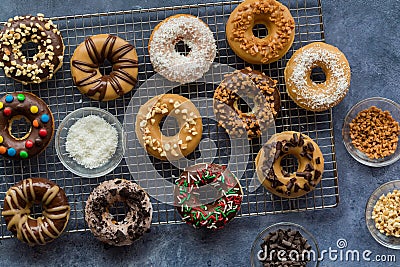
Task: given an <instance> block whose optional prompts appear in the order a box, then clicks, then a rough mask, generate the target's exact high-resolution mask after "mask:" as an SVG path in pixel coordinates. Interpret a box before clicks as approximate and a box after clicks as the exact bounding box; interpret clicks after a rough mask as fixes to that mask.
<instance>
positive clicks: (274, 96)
mask: <svg viewBox="0 0 400 267" xmlns="http://www.w3.org/2000/svg"><path fill="white" fill-rule="evenodd" d="M276 84H277V81H276V80H273V79H271V78H270V77H268V76H267V75H265V74H264V73H262V72H259V71H256V70H252V69H251V68H249V67H248V68H245V69H242V70H236V71H234V72H233V73H232V74H228V75H226V76H225V79H224V80H223V81H222V82H221V84H220V85H219V86H218V87H217V89H216V90H215V93H214V113H215V116H216V118H217V121H218V124H219V125H220V126H221V127H223V128H225V130H226V131H227V132H228V133H229V134H230V135H232V136H236V137H237V136H241V135H242V134H244V132H247V136H248V138H255V137H259V136H260V135H261V133H262V132H263V131H264V130H266V129H267V128H268V125H270V123H271V122H273V121H274V117H276V116H277V113H278V112H279V110H280V106H281V104H280V94H279V89H278V87H277V86H276ZM241 97H248V98H252V99H253V102H254V107H253V108H252V111H251V112H247V113H244V112H242V111H241V110H240V109H239V104H238V101H239V99H240V98H241Z"/></svg>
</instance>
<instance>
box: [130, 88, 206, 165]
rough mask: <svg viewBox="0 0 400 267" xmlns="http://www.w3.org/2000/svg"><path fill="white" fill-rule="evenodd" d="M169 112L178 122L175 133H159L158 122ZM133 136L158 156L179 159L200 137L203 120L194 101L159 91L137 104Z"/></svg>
mask: <svg viewBox="0 0 400 267" xmlns="http://www.w3.org/2000/svg"><path fill="white" fill-rule="evenodd" d="M167 116H172V117H173V118H175V119H176V120H177V122H178V125H179V128H180V130H179V132H178V133H177V134H176V135H174V136H165V135H163V134H162V133H161V130H160V122H161V120H162V119H163V118H164V117H167ZM135 131H136V136H137V137H138V139H139V142H140V144H141V145H142V146H143V147H144V148H145V149H146V150H147V152H148V153H149V154H150V155H152V156H154V157H156V158H158V159H161V160H178V159H180V158H182V157H185V156H187V155H189V154H190V153H192V152H193V151H194V150H195V149H196V147H197V146H198V144H199V143H200V140H201V135H202V133H203V124H202V122H201V116H200V113H199V111H198V110H197V108H196V107H195V105H194V104H193V103H192V102H191V101H190V100H189V99H187V98H185V97H183V96H180V95H176V94H164V95H158V96H155V97H153V98H152V99H150V100H149V101H147V102H146V103H145V104H144V105H143V106H141V107H140V109H139V112H138V115H137V117H136V124H135Z"/></svg>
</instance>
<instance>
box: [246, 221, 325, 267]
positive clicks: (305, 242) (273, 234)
mask: <svg viewBox="0 0 400 267" xmlns="http://www.w3.org/2000/svg"><path fill="white" fill-rule="evenodd" d="M319 258H320V251H319V247H318V243H317V241H316V239H315V238H314V236H313V235H312V234H311V233H310V232H308V231H307V230H306V229H304V227H302V226H300V225H298V224H295V223H291V222H280V223H276V224H273V225H271V226H268V227H267V228H265V229H264V230H263V231H261V233H259V234H258V236H257V237H256V239H255V240H254V242H253V246H252V247H251V252H250V262H251V266H252V267H259V266H260V267H261V266H281V265H279V263H282V266H304V267H316V266H319Z"/></svg>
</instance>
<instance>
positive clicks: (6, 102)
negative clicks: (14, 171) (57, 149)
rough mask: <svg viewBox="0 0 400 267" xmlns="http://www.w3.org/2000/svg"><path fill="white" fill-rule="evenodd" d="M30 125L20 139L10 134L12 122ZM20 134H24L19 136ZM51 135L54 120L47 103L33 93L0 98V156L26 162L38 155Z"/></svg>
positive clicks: (10, 94)
mask: <svg viewBox="0 0 400 267" xmlns="http://www.w3.org/2000/svg"><path fill="white" fill-rule="evenodd" d="M21 119H25V120H26V121H27V122H29V123H30V124H31V126H30V128H29V130H28V131H27V133H26V134H25V135H24V136H22V137H19V136H15V135H17V134H15V135H14V134H13V132H14V130H13V128H14V127H13V123H14V122H15V121H17V120H21ZM22 134H23V133H22ZM53 134H54V118H53V114H52V113H51V111H50V109H49V107H48V106H47V105H46V103H45V102H44V101H43V100H42V99H40V98H39V97H37V96H36V95H34V94H32V93H27V92H16V93H9V94H6V95H4V96H3V97H2V98H0V154H1V155H3V156H5V157H7V158H10V159H29V158H32V157H34V156H36V155H38V154H40V153H41V152H42V151H43V150H44V149H45V148H46V147H47V145H48V144H49V143H50V141H51V139H52V137H53Z"/></svg>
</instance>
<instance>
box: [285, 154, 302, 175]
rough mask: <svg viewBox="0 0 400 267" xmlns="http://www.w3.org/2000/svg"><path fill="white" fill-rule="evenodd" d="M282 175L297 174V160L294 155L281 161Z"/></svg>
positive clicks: (287, 156)
mask: <svg viewBox="0 0 400 267" xmlns="http://www.w3.org/2000/svg"><path fill="white" fill-rule="evenodd" d="M281 168H282V174H283V175H285V172H286V173H294V172H297V170H298V168H299V160H298V159H297V158H296V157H295V156H294V155H291V154H289V155H286V156H285V157H283V158H282V160H281Z"/></svg>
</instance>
